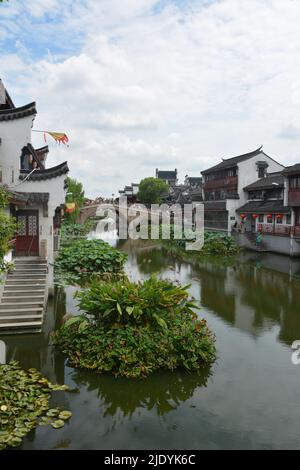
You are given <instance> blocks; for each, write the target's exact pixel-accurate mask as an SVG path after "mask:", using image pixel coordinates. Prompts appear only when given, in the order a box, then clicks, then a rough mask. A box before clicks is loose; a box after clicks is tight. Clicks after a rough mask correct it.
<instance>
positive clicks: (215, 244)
mask: <svg viewBox="0 0 300 470" xmlns="http://www.w3.org/2000/svg"><path fill="white" fill-rule="evenodd" d="M170 233H171V239H170V240H165V241H164V244H165V245H166V246H168V247H170V248H172V247H174V248H177V249H178V250H185V244H186V242H187V241H190V240H191V239H190V240H189V238H188V237H183V238H182V239H179V240H177V239H175V238H174V228H173V226H171V232H170ZM238 252H239V246H238V245H237V244H236V242H235V240H234V238H232V237H231V236H228V235H226V234H225V233H219V232H207V231H205V232H204V245H203V248H202V249H201V251H198V253H199V254H201V255H213V256H222V257H223V256H234V255H236V254H237V253H238Z"/></svg>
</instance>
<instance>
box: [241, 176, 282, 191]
mask: <svg viewBox="0 0 300 470" xmlns="http://www.w3.org/2000/svg"><path fill="white" fill-rule="evenodd" d="M283 186H284V177H283V174H282V173H281V172H278V173H270V174H269V175H267V176H266V177H265V178H260V179H259V180H257V181H255V182H254V183H252V184H249V185H248V186H245V188H244V190H245V191H252V190H255V189H258V190H259V189H270V188H276V187H283Z"/></svg>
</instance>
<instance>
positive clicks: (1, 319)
mask: <svg viewBox="0 0 300 470" xmlns="http://www.w3.org/2000/svg"><path fill="white" fill-rule="evenodd" d="M34 318H35V319H36V320H37V319H40V320H42V318H43V315H41V314H36V315H35V314H32V315H5V316H2V315H0V325H1V323H2V322H4V321H5V322H7V321H11V320H18V321H25V320H32V319H34Z"/></svg>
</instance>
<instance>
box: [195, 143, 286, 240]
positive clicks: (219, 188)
mask: <svg viewBox="0 0 300 470" xmlns="http://www.w3.org/2000/svg"><path fill="white" fill-rule="evenodd" d="M283 169H284V166H283V165H281V164H280V163H278V162H277V161H275V160H274V159H273V158H271V157H270V156H268V155H267V154H266V153H265V152H264V151H263V149H262V146H261V147H259V148H258V149H256V150H254V151H253V152H249V153H246V154H243V155H238V156H236V157H232V158H227V159H223V160H222V162H220V163H218V164H217V165H214V166H213V167H211V168H208V169H207V170H205V171H202V176H203V200H204V209H205V227H206V228H207V229H213V230H219V231H224V232H227V233H230V232H231V228H232V226H233V225H234V224H235V223H236V222H237V214H236V211H237V209H238V208H239V207H241V206H243V205H244V204H246V203H247V194H246V193H245V191H244V188H245V187H247V186H248V185H250V184H251V183H254V182H255V181H256V180H257V179H260V178H264V177H265V176H266V174H267V173H274V172H280V171H282V170H283Z"/></svg>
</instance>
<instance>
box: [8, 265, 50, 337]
mask: <svg viewBox="0 0 300 470" xmlns="http://www.w3.org/2000/svg"><path fill="white" fill-rule="evenodd" d="M14 263H15V270H14V271H13V272H12V273H10V274H8V275H7V278H6V282H5V285H4V290H3V293H2V297H1V300H0V333H4V332H6V331H8V332H16V333H19V332H23V331H24V330H26V331H28V330H30V331H32V330H33V331H36V332H38V331H41V328H42V324H43V319H44V312H45V306H46V301H47V292H48V291H47V273H48V268H47V263H46V261H43V260H41V259H40V258H15V260H14Z"/></svg>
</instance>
